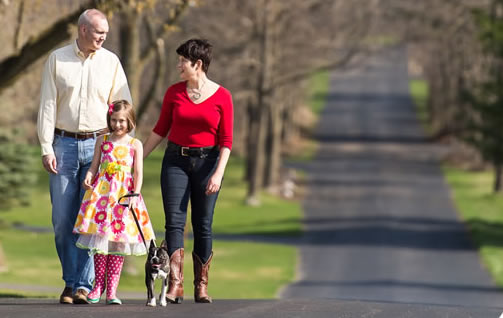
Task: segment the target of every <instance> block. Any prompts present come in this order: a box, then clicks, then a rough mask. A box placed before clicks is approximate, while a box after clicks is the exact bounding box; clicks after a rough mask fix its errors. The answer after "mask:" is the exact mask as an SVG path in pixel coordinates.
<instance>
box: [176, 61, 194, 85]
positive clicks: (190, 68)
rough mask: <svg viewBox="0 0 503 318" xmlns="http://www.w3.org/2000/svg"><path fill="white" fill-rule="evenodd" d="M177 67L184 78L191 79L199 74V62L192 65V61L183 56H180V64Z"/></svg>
mask: <svg viewBox="0 0 503 318" xmlns="http://www.w3.org/2000/svg"><path fill="white" fill-rule="evenodd" d="M176 67H177V68H178V71H179V72H180V78H181V79H182V80H188V79H191V78H193V77H194V76H195V75H196V74H197V71H196V68H197V63H194V65H192V62H191V61H190V60H189V59H186V58H185V57H183V56H178V64H177V65H176Z"/></svg>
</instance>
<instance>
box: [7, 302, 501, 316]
mask: <svg viewBox="0 0 503 318" xmlns="http://www.w3.org/2000/svg"><path fill="white" fill-rule="evenodd" d="M499 313H500V310H498V309H495V308H466V307H448V306H433V305H415V304H395V303H385V302H379V303H377V302H362V301H340V300H335V299H333V300H328V299H297V300H216V301H215V302H214V303H213V304H211V305H206V304H195V303H193V302H184V303H182V304H180V305H168V306H167V307H155V308H151V307H146V306H145V302H144V301H140V300H136V301H133V300H128V301H125V302H124V304H123V305H122V306H107V305H104V304H97V305H59V304H55V302H54V300H26V299H24V300H22V299H20V300H10V301H9V300H2V299H0V317H2V318H33V317H40V318H60V317H61V318H67V317H72V318H80V317H87V318H94V317H96V318H103V317H106V318H124V317H145V318H147V317H149V318H157V317H163V318H165V317H177V318H178V317H179V318H211V317H219V318H226V317H229V318H231V317H239V318H252V317H253V318H264V317H271V318H292V317H296V318H325V317H326V318H440V317H442V318H444V317H453V318H497V317H498V316H499Z"/></svg>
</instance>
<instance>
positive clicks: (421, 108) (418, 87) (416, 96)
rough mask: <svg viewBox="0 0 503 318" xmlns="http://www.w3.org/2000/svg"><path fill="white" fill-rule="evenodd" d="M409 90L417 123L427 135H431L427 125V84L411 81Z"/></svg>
mask: <svg viewBox="0 0 503 318" xmlns="http://www.w3.org/2000/svg"><path fill="white" fill-rule="evenodd" d="M409 89H410V93H411V95H412V99H413V101H414V104H415V106H416V113H417V116H418V118H419V121H420V122H421V125H422V126H423V129H424V130H425V131H426V132H427V133H428V134H429V133H431V129H430V127H429V125H428V109H427V107H426V106H427V105H426V103H427V101H428V93H429V92H428V83H427V82H426V81H425V80H421V79H413V80H411V81H410V83H409Z"/></svg>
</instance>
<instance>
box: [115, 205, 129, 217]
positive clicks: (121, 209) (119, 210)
mask: <svg viewBox="0 0 503 318" xmlns="http://www.w3.org/2000/svg"><path fill="white" fill-rule="evenodd" d="M124 212H126V208H125V207H123V206H122V205H120V204H116V205H115V207H114V209H113V213H114V217H115V218H116V219H122V218H123V217H124Z"/></svg>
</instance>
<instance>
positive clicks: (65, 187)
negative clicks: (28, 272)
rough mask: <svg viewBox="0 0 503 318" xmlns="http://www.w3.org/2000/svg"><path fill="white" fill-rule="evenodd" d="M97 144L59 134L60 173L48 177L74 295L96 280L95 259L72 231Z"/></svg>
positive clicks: (61, 257) (61, 251) (54, 221)
mask: <svg viewBox="0 0 503 318" xmlns="http://www.w3.org/2000/svg"><path fill="white" fill-rule="evenodd" d="M95 142H96V139H94V138H90V139H85V140H77V139H74V138H70V137H62V136H57V135H56V136H54V142H53V148H54V154H55V156H56V161H57V167H56V170H57V171H58V173H57V174H52V173H51V174H50V177H49V182H50V192H51V202H52V225H53V227H54V236H55V241H56V250H57V252H58V256H59V260H60V262H61V267H62V270H63V280H64V281H65V286H66V287H71V288H72V289H73V291H74V292H75V291H76V290H77V289H79V288H81V289H85V290H87V291H88V292H89V291H90V290H91V289H92V284H93V281H94V264H93V259H92V257H90V256H89V253H88V251H87V250H84V249H80V248H78V247H77V246H76V245H75V243H76V242H77V239H78V234H73V233H72V230H73V226H74V225H75V220H76V218H77V214H78V212H79V208H80V204H81V202H82V197H83V196H84V193H85V190H84V188H83V186H82V182H83V181H84V178H85V176H86V172H87V170H88V169H89V167H90V165H91V161H92V159H93V154H94V145H95Z"/></svg>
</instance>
